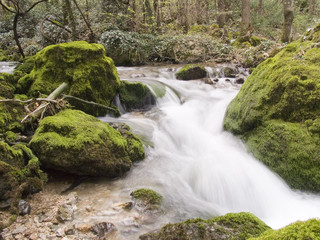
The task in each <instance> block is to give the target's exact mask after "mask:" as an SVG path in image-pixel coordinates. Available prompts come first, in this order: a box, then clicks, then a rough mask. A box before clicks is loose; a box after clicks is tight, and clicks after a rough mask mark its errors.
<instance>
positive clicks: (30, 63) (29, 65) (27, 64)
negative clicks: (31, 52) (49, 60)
mask: <svg viewBox="0 0 320 240" xmlns="http://www.w3.org/2000/svg"><path fill="white" fill-rule="evenodd" d="M34 64H35V56H32V57H26V58H25V59H24V61H23V63H21V64H20V65H19V66H18V67H16V69H15V71H20V72H22V73H25V74H29V73H30V72H31V71H32V69H33V67H34Z"/></svg>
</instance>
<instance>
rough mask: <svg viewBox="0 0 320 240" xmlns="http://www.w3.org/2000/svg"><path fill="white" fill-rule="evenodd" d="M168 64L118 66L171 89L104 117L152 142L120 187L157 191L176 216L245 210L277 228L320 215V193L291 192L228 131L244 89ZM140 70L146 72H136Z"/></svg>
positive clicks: (123, 76) (127, 73) (121, 70)
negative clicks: (179, 76) (228, 116)
mask: <svg viewBox="0 0 320 240" xmlns="http://www.w3.org/2000/svg"><path fill="white" fill-rule="evenodd" d="M169 70H170V69H165V68H163V69H157V68H119V69H118V71H119V75H120V78H121V79H125V80H138V79H139V81H142V82H144V83H145V84H149V85H150V86H152V82H153V83H154V81H157V82H158V83H159V82H160V83H162V84H163V88H165V89H166V94H165V96H164V97H162V98H160V99H158V101H157V106H156V107H155V108H153V109H152V110H151V111H149V112H147V113H145V114H137V113H128V114H124V115H123V116H122V117H121V118H119V119H112V118H109V117H105V118H102V120H103V121H106V122H112V121H119V122H126V123H127V124H128V125H130V126H131V127H132V129H133V131H134V133H136V134H137V135H140V136H141V137H142V138H143V139H144V140H145V141H146V142H148V143H150V142H151V143H152V146H149V147H147V159H146V160H144V161H142V162H140V163H139V164H137V166H135V167H134V169H133V170H132V171H131V172H130V173H129V174H128V176H127V177H126V178H125V179H122V180H119V181H118V182H117V183H116V184H117V185H118V186H119V188H120V186H122V187H123V188H125V189H131V190H132V189H136V188H139V187H146V188H151V189H154V190H156V191H158V192H159V193H161V194H162V195H163V196H164V199H165V208H166V212H167V213H168V219H167V221H168V220H169V221H171V222H176V221H179V220H185V219H187V218H194V217H213V216H214V215H222V214H225V213H228V212H242V211H246V212H251V213H253V214H255V215H256V216H258V217H259V218H261V219H262V220H263V221H265V222H266V223H267V224H269V225H270V226H271V227H273V228H279V227H283V226H285V225H287V224H289V223H292V222H294V221H296V220H306V219H308V218H311V217H319V216H320V197H319V196H316V195H311V194H306V193H298V192H294V191H292V190H290V188H289V187H288V186H287V185H286V184H285V183H284V182H283V181H282V179H281V178H279V177H278V176H277V175H275V174H274V173H272V172H271V171H270V170H269V169H268V168H267V167H265V166H264V165H263V164H262V163H260V162H259V161H258V160H256V159H255V158H254V157H252V156H251V155H250V154H249V153H247V151H246V148H245V146H244V145H243V144H242V142H241V141H240V140H238V139H236V138H235V137H234V136H232V135H231V134H230V133H227V132H225V131H223V118H224V113H225V110H226V107H227V105H228V104H229V102H230V101H231V100H232V99H233V98H234V97H235V95H236V94H237V92H238V90H239V87H237V86H236V85H234V84H232V83H230V82H229V83H226V82H224V81H221V83H218V84H217V85H215V86H211V85H208V84H204V83H202V82H199V81H177V80H175V79H174V72H172V71H169ZM136 72H141V73H143V74H144V75H143V76H144V77H140V78H138V79H137V78H133V79H132V78H130V76H133V75H136ZM133 73H135V74H133ZM150 83H151V84H150ZM169 212H170V213H169Z"/></svg>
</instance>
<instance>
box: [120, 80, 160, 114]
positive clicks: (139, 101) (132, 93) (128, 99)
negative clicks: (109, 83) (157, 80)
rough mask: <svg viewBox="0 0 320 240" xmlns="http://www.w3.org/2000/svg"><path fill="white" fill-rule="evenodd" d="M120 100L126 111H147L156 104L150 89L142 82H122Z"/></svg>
mask: <svg viewBox="0 0 320 240" xmlns="http://www.w3.org/2000/svg"><path fill="white" fill-rule="evenodd" d="M119 98H120V102H121V104H122V105H123V106H124V108H125V110H126V111H132V110H146V109H149V108H150V107H151V106H153V105H154V104H155V103H156V100H155V97H154V96H153V94H152V93H151V91H150V90H149V88H148V87H147V86H146V85H144V84H142V83H140V82H128V81H121V85H120V88H119Z"/></svg>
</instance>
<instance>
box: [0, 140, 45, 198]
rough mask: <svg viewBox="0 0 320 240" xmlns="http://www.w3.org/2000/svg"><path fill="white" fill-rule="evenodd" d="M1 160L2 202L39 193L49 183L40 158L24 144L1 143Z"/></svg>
mask: <svg viewBox="0 0 320 240" xmlns="http://www.w3.org/2000/svg"><path fill="white" fill-rule="evenodd" d="M0 159H1V160H0V200H6V199H8V198H13V199H15V200H16V199H19V198H21V197H22V196H26V195H28V194H31V193H35V192H38V191H40V190H41V189H42V187H43V184H44V183H45V182H46V181H47V178H46V175H45V174H44V173H43V172H42V171H41V170H40V163H39V160H38V158H37V157H36V156H35V155H34V154H33V153H32V151H31V150H30V149H29V148H27V147H26V146H25V145H23V144H17V145H14V146H13V147H10V146H9V145H8V144H7V143H5V142H3V141H0Z"/></svg>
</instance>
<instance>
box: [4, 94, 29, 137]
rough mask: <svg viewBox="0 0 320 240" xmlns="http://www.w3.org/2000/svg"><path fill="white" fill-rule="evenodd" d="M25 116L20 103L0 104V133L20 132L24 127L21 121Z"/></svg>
mask: <svg viewBox="0 0 320 240" xmlns="http://www.w3.org/2000/svg"><path fill="white" fill-rule="evenodd" d="M0 98H1V97H0ZM25 114H26V113H25V110H24V105H23V104H22V103H18V102H0V133H5V132H7V131H13V132H18V131H22V130H23V129H24V126H23V125H22V124H21V120H22V118H23V117H24V116H25Z"/></svg>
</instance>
